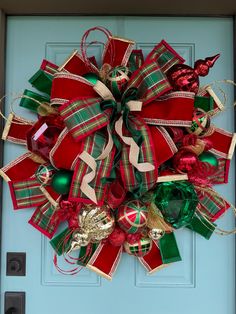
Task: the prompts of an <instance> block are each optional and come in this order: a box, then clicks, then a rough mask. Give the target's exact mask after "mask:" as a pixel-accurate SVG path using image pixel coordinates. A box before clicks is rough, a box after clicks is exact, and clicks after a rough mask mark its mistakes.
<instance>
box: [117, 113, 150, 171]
mask: <svg viewBox="0 0 236 314" xmlns="http://www.w3.org/2000/svg"><path fill="white" fill-rule="evenodd" d="M122 126H123V118H122V116H121V117H120V118H119V120H118V121H117V122H116V124H115V130H116V133H117V134H118V135H119V136H120V138H121V139H122V141H123V142H124V143H125V144H126V145H128V146H130V150H129V161H130V163H131V164H132V165H133V166H134V167H135V168H136V169H138V171H140V172H148V171H153V170H154V169H155V167H154V165H152V164H150V163H148V162H143V163H138V157H139V151H140V149H139V147H138V145H137V144H136V143H135V141H134V139H133V138H132V137H127V136H124V135H123V133H122Z"/></svg>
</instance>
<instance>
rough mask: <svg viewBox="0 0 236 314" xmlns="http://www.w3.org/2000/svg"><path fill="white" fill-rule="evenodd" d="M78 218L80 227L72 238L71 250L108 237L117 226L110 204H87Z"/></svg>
mask: <svg viewBox="0 0 236 314" xmlns="http://www.w3.org/2000/svg"><path fill="white" fill-rule="evenodd" d="M78 219H79V229H78V231H76V232H75V234H74V236H73V238H72V241H71V246H70V250H69V252H71V251H73V250H77V249H79V248H80V247H81V246H87V245H88V244H89V243H90V242H92V243H94V242H99V241H101V240H103V239H105V238H107V237H108V236H109V235H110V234H111V233H112V231H113V229H114V226H115V219H114V217H113V215H112V213H111V211H110V209H109V207H108V206H102V207H98V206H96V207H94V206H92V205H88V206H85V207H83V208H82V209H81V211H80V213H79V217H78Z"/></svg>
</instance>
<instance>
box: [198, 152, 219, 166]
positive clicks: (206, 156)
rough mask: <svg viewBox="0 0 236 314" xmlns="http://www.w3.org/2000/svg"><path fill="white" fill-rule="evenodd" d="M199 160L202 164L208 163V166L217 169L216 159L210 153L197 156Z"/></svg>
mask: <svg viewBox="0 0 236 314" xmlns="http://www.w3.org/2000/svg"><path fill="white" fill-rule="evenodd" d="M198 158H199V160H201V161H202V162H208V163H209V164H210V165H212V166H214V167H218V159H217V158H216V156H215V155H214V154H212V153H210V152H204V153H202V154H201V155H199V156H198Z"/></svg>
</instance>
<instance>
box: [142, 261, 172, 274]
mask: <svg viewBox="0 0 236 314" xmlns="http://www.w3.org/2000/svg"><path fill="white" fill-rule="evenodd" d="M170 264H172V263H170ZM170 264H163V265H160V266H158V267H156V268H154V269H152V270H150V271H149V272H148V274H150V275H151V274H153V273H155V272H157V271H159V270H161V269H163V268H166V267H168V266H169V265H170Z"/></svg>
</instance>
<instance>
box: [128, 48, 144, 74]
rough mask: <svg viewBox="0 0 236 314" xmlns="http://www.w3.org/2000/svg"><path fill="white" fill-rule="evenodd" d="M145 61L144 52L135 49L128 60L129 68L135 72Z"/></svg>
mask: <svg viewBox="0 0 236 314" xmlns="http://www.w3.org/2000/svg"><path fill="white" fill-rule="evenodd" d="M143 63H144V57H143V52H142V50H141V49H139V50H133V51H132V53H131V55H130V57H129V61H128V64H127V66H128V68H129V70H130V71H131V73H133V72H134V71H136V70H137V69H138V68H140V67H141V66H142V65H143Z"/></svg>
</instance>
